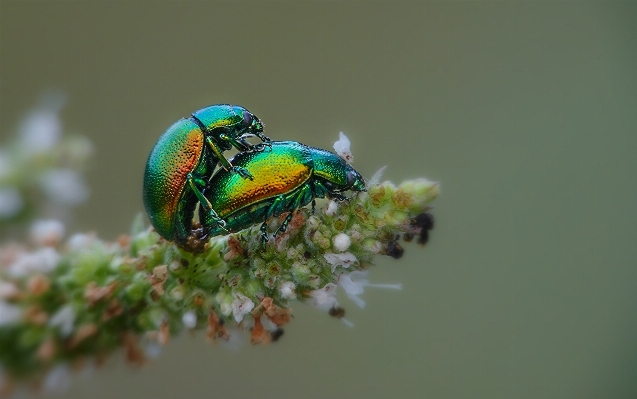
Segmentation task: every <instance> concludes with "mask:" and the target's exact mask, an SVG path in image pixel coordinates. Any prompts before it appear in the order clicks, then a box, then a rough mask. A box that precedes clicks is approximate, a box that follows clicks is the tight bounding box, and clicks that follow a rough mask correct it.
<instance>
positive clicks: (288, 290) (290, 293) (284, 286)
mask: <svg viewBox="0 0 637 399" xmlns="http://www.w3.org/2000/svg"><path fill="white" fill-rule="evenodd" d="M295 289H296V285H295V284H294V283H293V282H291V281H285V282H283V283H281V285H280V286H279V291H281V296H282V297H283V298H286V299H295V298H296V293H295V291H294V290H295Z"/></svg>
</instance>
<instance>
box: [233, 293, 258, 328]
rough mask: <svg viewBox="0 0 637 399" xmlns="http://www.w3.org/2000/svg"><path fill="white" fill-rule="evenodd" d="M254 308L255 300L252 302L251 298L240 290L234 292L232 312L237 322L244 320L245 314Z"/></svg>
mask: <svg viewBox="0 0 637 399" xmlns="http://www.w3.org/2000/svg"><path fill="white" fill-rule="evenodd" d="M252 309H254V302H252V301H251V300H250V298H248V297H247V296H245V295H243V294H241V293H238V292H235V293H234V300H233V301H232V314H233V316H234V319H235V321H236V322H237V323H240V322H241V320H243V316H245V315H246V314H248V313H250V312H251V311H252Z"/></svg>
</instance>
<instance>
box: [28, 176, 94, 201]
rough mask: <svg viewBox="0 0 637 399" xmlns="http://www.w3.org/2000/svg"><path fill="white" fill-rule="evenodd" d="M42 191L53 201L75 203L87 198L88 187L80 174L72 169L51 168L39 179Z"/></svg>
mask: <svg viewBox="0 0 637 399" xmlns="http://www.w3.org/2000/svg"><path fill="white" fill-rule="evenodd" d="M40 184H41V185H42V188H43V189H44V193H45V194H46V196H47V197H49V199H50V200H51V201H53V202H56V203H59V204H64V205H77V204H79V203H82V202H84V201H86V200H87V199H88V194H89V191H88V188H87V187H86V185H85V184H84V180H83V179H82V176H81V175H80V174H79V173H78V172H77V171H75V170H72V169H51V170H49V171H47V172H45V173H44V174H43V175H42V177H41V180H40Z"/></svg>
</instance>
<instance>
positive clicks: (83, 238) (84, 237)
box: [67, 233, 95, 251]
mask: <svg viewBox="0 0 637 399" xmlns="http://www.w3.org/2000/svg"><path fill="white" fill-rule="evenodd" d="M93 242H95V235H94V234H84V233H76V234H73V235H72V236H71V237H70V238H69V241H68V243H67V245H68V246H69V251H81V250H83V249H88V248H89V247H90V246H91V245H92V244H93Z"/></svg>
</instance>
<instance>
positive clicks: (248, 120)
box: [243, 111, 254, 126]
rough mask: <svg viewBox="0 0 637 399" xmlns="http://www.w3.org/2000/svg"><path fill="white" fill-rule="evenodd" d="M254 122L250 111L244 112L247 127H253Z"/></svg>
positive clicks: (244, 121)
mask: <svg viewBox="0 0 637 399" xmlns="http://www.w3.org/2000/svg"><path fill="white" fill-rule="evenodd" d="M253 120H254V118H253V116H252V114H251V113H249V112H248V111H243V123H244V124H245V125H246V126H251V125H252V121H253Z"/></svg>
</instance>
